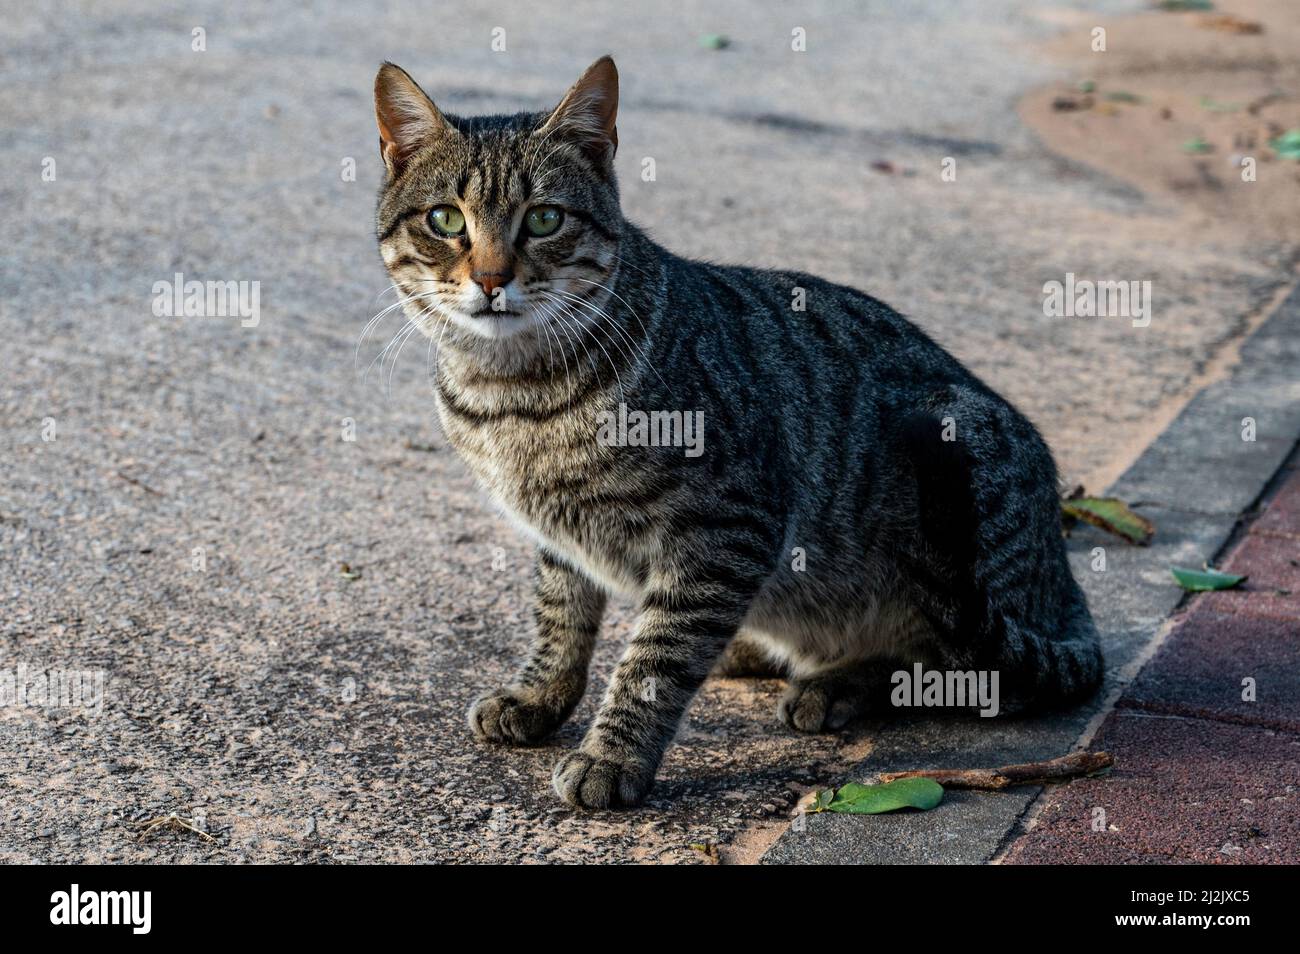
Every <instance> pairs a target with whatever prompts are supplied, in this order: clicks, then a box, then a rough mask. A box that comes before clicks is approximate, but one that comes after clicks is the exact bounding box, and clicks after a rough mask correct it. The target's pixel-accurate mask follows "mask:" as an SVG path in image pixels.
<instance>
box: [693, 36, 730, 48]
mask: <svg viewBox="0 0 1300 954" xmlns="http://www.w3.org/2000/svg"><path fill="white" fill-rule="evenodd" d="M700 46H702V47H704V48H705V49H706V50H725V49H726V48H727V47H729V46H731V39H730V38H729V37H726V36H724V35H723V34H721V33H705V34H704V35H703V36H701V37H700Z"/></svg>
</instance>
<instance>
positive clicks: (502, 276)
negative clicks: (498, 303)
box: [470, 272, 515, 295]
mask: <svg viewBox="0 0 1300 954" xmlns="http://www.w3.org/2000/svg"><path fill="white" fill-rule="evenodd" d="M514 277H515V273H514V272H475V273H474V274H473V275H471V276H470V278H472V279H473V280H474V281H475V282H476V283H477V284H478V286H479V287H480V288H482V289H483V293H484V294H486V295H491V294H492V293H493V292H494V291H496V290H497V289H498V288H501V287H503V286H505V285H509V284H510V283H511V282H512V281H513V280H514Z"/></svg>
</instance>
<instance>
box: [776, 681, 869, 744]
mask: <svg viewBox="0 0 1300 954" xmlns="http://www.w3.org/2000/svg"><path fill="white" fill-rule="evenodd" d="M846 688H847V687H845V686H843V685H842V684H841V683H840V681H839V680H837V679H829V678H817V677H813V678H811V679H795V680H793V681H792V682H791V683H790V685H789V687H787V688H786V690H785V694H784V695H783V696H781V701H780V702H778V703H777V705H776V716H777V718H778V719H780V720H781V721H782V722H784V723H785V724H786V725H788V726H789V727H790V728H792V729H796V730H798V731H800V732H831V731H834V730H836V729H840V728H843V727H844V725H845V724H846V723H847V722H849V720H851V719H852V718H853V717H854V716H856V715H857V714H858V712H859V711H860V708H861V706H860V701H861V700H860V698H859V697H858V696H857V695H855V694H853V693H852V692H846V691H845V690H846Z"/></svg>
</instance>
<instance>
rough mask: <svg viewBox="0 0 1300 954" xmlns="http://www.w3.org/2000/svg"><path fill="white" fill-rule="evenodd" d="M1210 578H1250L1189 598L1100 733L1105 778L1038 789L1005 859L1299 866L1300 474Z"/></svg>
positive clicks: (1291, 476)
mask: <svg viewBox="0 0 1300 954" xmlns="http://www.w3.org/2000/svg"><path fill="white" fill-rule="evenodd" d="M1221 569H1225V570H1229V571H1231V572H1234V573H1245V574H1248V575H1249V576H1250V579H1249V580H1248V581H1247V584H1246V586H1245V587H1244V588H1242V589H1240V590H1232V591H1224V592H1220V593H1207V594H1203V595H1199V596H1196V597H1193V599H1192V601H1191V603H1190V606H1189V610H1188V612H1187V613H1186V615H1185V616H1184V617H1183V619H1182V620H1181V621H1180V622H1178V623H1177V624H1176V626H1175V627H1174V629H1173V631H1172V632H1171V633H1170V634H1169V637H1168V638H1167V639H1166V640H1165V643H1164V645H1162V646H1161V648H1160V650H1159V652H1157V653H1156V655H1155V656H1154V658H1153V659H1152V660H1151V661H1150V662H1149V663H1148V664H1147V665H1146V666H1145V667H1144V668H1143V669H1142V671H1141V672H1140V673H1139V674H1138V676H1137V678H1136V679H1135V680H1134V681H1133V683H1132V685H1130V686H1129V687H1128V689H1127V690H1126V691H1125V692H1124V694H1123V696H1122V697H1121V698H1120V700H1119V703H1118V705H1117V708H1116V710H1115V711H1114V712H1112V713H1111V714H1110V715H1109V716H1108V717H1107V718H1106V721H1105V722H1104V723H1103V724H1102V727H1101V729H1100V731H1099V732H1098V735H1097V738H1096V739H1095V740H1094V742H1093V745H1092V748H1093V749H1105V750H1106V751H1109V752H1111V753H1112V754H1113V755H1114V756H1115V760H1116V767H1115V770H1114V771H1113V772H1112V773H1111V774H1110V775H1109V776H1106V777H1105V778H1097V779H1081V780H1078V781H1075V782H1073V783H1071V784H1068V785H1064V786H1061V787H1060V788H1057V789H1056V790H1055V791H1052V792H1049V793H1048V795H1047V797H1046V798H1045V800H1044V801H1043V803H1042V810H1041V812H1040V813H1039V815H1038V816H1037V819H1036V822H1035V826H1034V828H1033V829H1032V830H1031V831H1029V832H1027V833H1025V834H1024V835H1022V836H1021V837H1020V838H1018V839H1017V840H1016V841H1015V842H1013V844H1012V845H1011V847H1010V849H1009V850H1008V852H1007V854H1006V857H1005V859H1004V860H1005V863H1007V864H1062V863H1065V864H1069V863H1078V864H1142V863H1175V862H1202V863H1212V864H1234V863H1246V864H1258V863H1288V864H1295V863H1297V862H1300V471H1297V470H1295V469H1291V470H1290V471H1289V472H1288V474H1287V476H1286V479H1285V483H1284V484H1283V486H1282V488H1281V489H1280V490H1279V491H1278V493H1277V494H1276V495H1275V497H1274V498H1273V500H1272V501H1271V502H1270V503H1269V505H1268V507H1267V508H1266V509H1265V511H1264V513H1263V514H1262V515H1261V516H1260V518H1259V519H1258V520H1256V521H1255V523H1254V524H1253V525H1252V527H1251V528H1250V530H1249V532H1248V533H1247V534H1246V536H1245V537H1244V538H1243V539H1242V540H1241V542H1240V543H1239V544H1238V545H1237V546H1236V547H1235V548H1234V549H1233V551H1232V552H1231V554H1230V555H1229V556H1228V557H1227V558H1226V559H1225V560H1224V561H1223V562H1222V564H1221ZM1245 677H1251V678H1253V679H1254V680H1255V689H1256V701H1255V702H1246V701H1244V700H1243V699H1242V698H1241V693H1242V689H1243V686H1242V679H1243V678H1245ZM1095 808H1101V809H1104V810H1105V812H1106V826H1105V829H1104V830H1103V831H1094V830H1093V821H1094V817H1095V816H1094V811H1093V810H1094V809H1095Z"/></svg>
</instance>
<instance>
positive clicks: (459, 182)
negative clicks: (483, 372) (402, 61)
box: [375, 56, 623, 351]
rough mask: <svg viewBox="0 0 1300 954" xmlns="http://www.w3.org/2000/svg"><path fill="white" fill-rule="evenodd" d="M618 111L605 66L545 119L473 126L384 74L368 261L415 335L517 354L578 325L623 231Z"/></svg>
mask: <svg viewBox="0 0 1300 954" xmlns="http://www.w3.org/2000/svg"><path fill="white" fill-rule="evenodd" d="M617 111H618V71H617V70H616V69H615V67H614V61H613V60H612V59H610V58H609V57H608V56H606V57H603V58H601V59H599V60H597V61H596V62H595V63H594V64H592V66H591V67H590V68H589V69H588V70H587V71H586V72H585V73H584V74H583V75H582V77H581V79H579V80H578V82H577V83H575V84H574V85H573V87H572V88H571V89H570V90H569V91H568V93H567V94H566V95H565V96H564V98H563V99H562V100H561V101H560V104H559V105H558V106H556V107H555V108H554V109H553V110H550V111H549V112H542V113H520V114H517V115H513V116H479V117H471V118H459V117H456V116H451V115H448V114H445V113H443V112H441V111H440V110H439V109H438V107H437V106H435V105H434V103H433V101H432V100H431V99H430V98H429V97H428V96H427V95H426V94H425V92H424V91H423V90H422V89H421V88H420V87H419V86H418V85H417V84H416V82H415V81H414V80H413V79H411V77H410V76H409V75H407V73H406V72H405V71H404V70H402V69H401V68H400V67H397V66H394V65H393V64H391V63H385V64H384V66H383V67H382V68H381V69H380V70H379V75H378V76H377V77H376V78H375V116H376V119H377V121H378V124H379V140H380V153H381V155H382V156H383V160H384V165H385V166H386V168H387V177H386V180H385V182H384V185H383V187H382V189H381V192H380V198H379V209H378V213H377V228H378V234H379V245H380V253H381V254H382V256H383V259H384V264H385V265H386V266H387V268H388V271H389V274H390V275H391V276H392V278H393V281H394V283H395V284H396V285H397V286H398V288H399V289H400V291H401V293H402V294H403V295H404V296H405V309H406V313H407V316H408V317H409V318H410V319H411V320H412V321H413V322H415V323H416V324H417V326H418V327H420V329H421V330H422V331H424V332H425V333H426V334H429V335H431V336H434V337H437V338H438V339H439V340H440V341H445V342H447V343H450V344H453V346H454V345H455V344H456V343H457V342H459V343H460V344H461V345H462V346H466V347H472V348H477V349H479V350H485V349H486V350H490V349H492V348H500V349H507V348H508V349H511V350H516V351H517V350H520V349H527V348H529V347H530V346H534V347H540V346H542V345H544V344H545V343H547V342H549V341H551V340H552V339H554V340H563V335H564V333H565V332H566V331H567V332H568V333H569V334H570V336H571V335H572V333H573V330H574V328H573V325H574V323H575V322H576V323H578V324H588V323H590V321H591V320H592V316H593V315H595V314H597V313H598V312H599V309H600V308H601V303H602V302H603V301H604V300H606V299H607V296H608V294H609V292H610V290H609V288H608V286H609V285H611V284H612V279H613V273H614V270H615V269H616V267H617V261H618V259H617V253H618V246H619V235H620V232H621V229H622V222H623V219H622V214H621V212H620V210H619V202H618V186H617V184H616V182H615V179H614V170H613V161H614V151H615V149H616V148H617V146H618V134H617V132H616V130H615V127H614V122H615V116H616V113H617Z"/></svg>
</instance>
